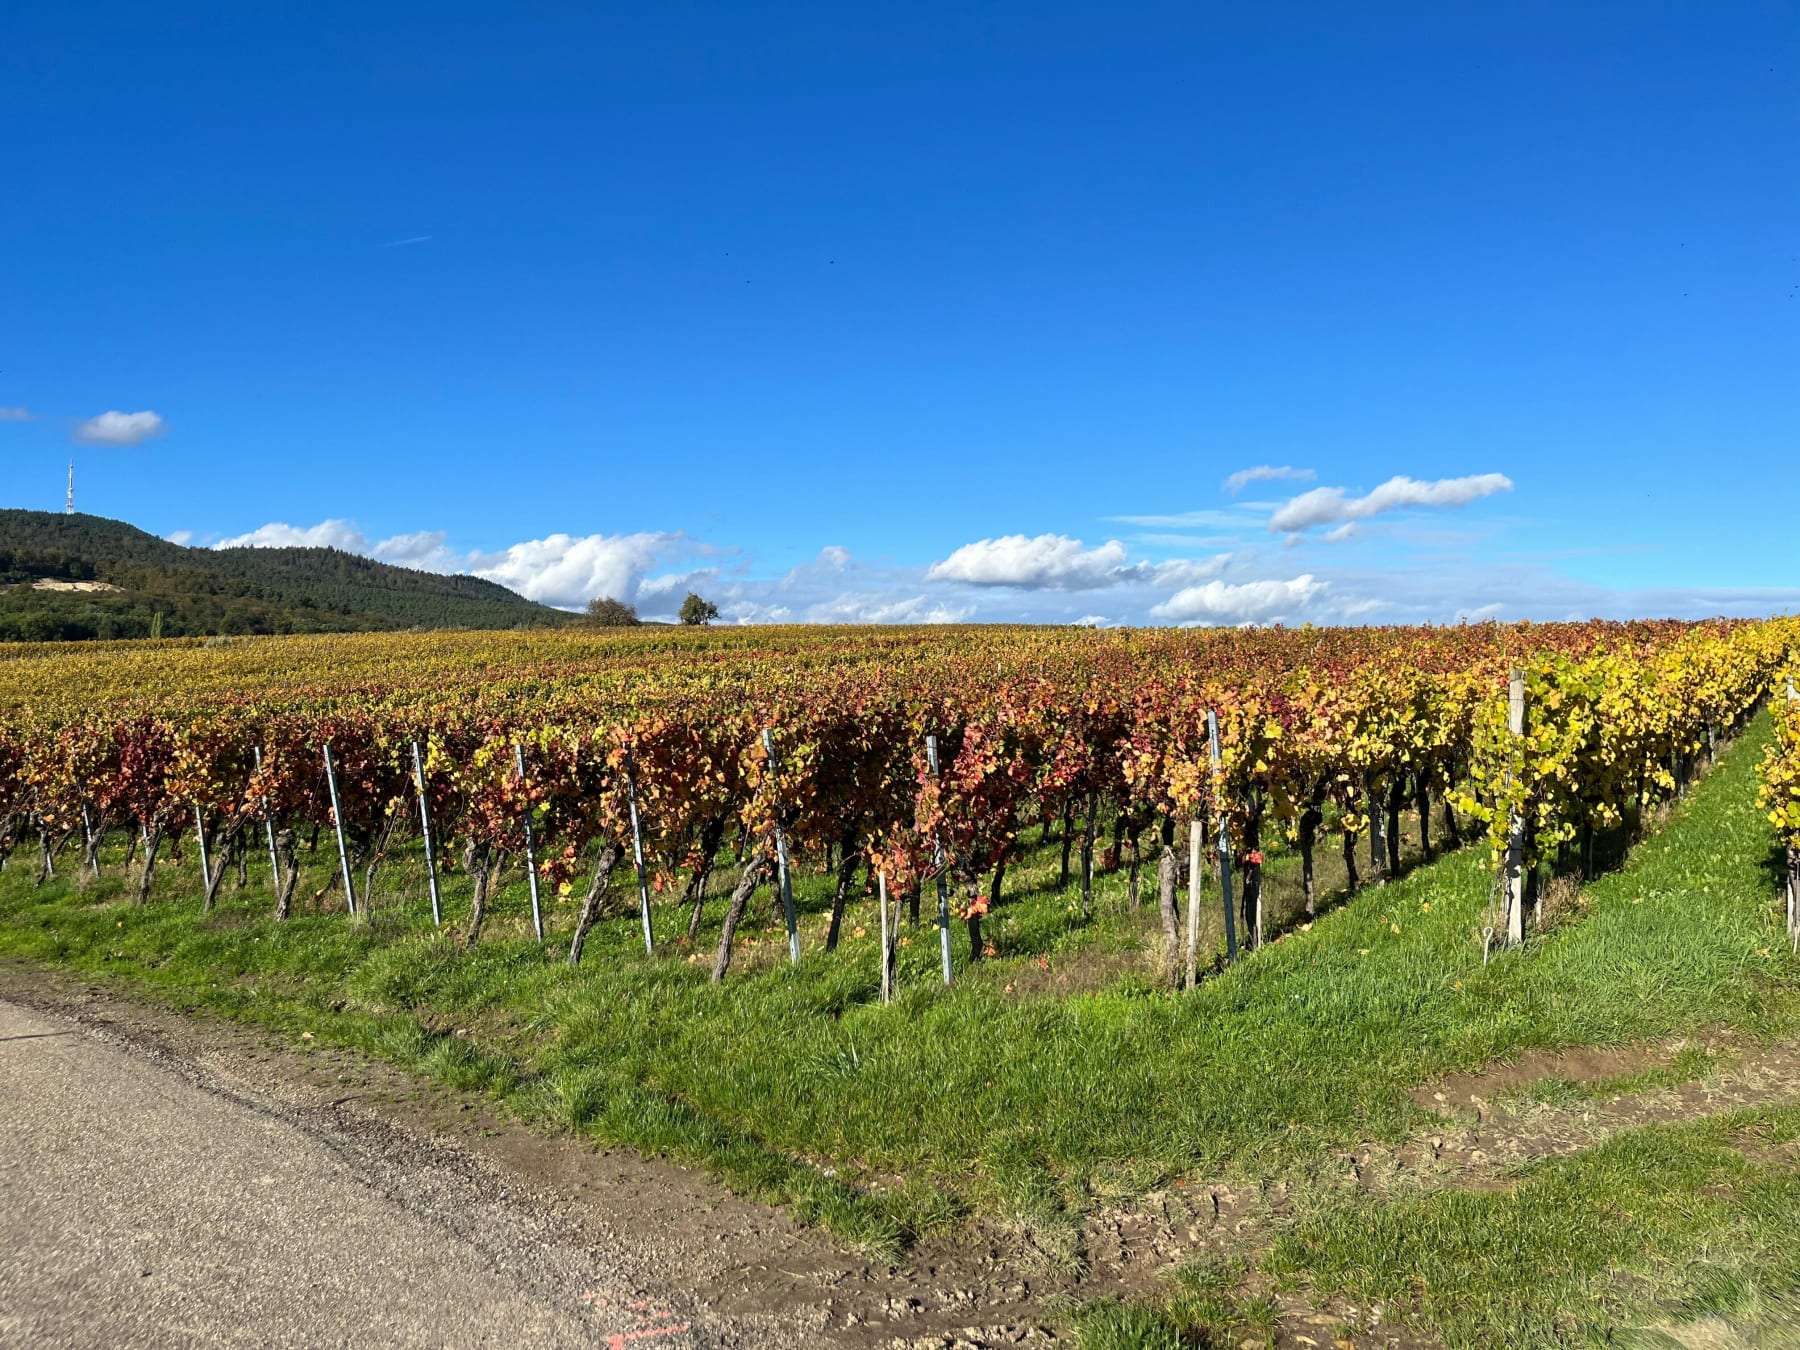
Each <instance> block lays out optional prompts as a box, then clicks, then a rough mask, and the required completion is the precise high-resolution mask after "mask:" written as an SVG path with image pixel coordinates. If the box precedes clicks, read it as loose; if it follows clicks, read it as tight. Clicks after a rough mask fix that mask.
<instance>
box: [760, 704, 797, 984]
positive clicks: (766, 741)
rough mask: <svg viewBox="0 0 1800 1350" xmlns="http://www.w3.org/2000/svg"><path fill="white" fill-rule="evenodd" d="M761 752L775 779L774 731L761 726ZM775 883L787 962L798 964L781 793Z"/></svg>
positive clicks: (777, 802)
mask: <svg viewBox="0 0 1800 1350" xmlns="http://www.w3.org/2000/svg"><path fill="white" fill-rule="evenodd" d="M762 743H763V753H764V754H766V755H767V756H768V757H769V781H770V782H773V781H774V780H775V733H774V731H772V730H771V729H770V728H768V727H764V728H763V734H762ZM775 884H776V885H777V886H779V887H780V888H781V912H782V915H783V916H784V917H785V918H786V919H787V935H788V964H789V965H796V966H797V965H799V964H800V928H799V926H798V925H797V924H796V923H795V922H794V882H793V878H792V877H790V876H789V875H788V851H787V833H786V831H784V830H783V829H782V828H781V794H780V793H777V794H776V795H775Z"/></svg>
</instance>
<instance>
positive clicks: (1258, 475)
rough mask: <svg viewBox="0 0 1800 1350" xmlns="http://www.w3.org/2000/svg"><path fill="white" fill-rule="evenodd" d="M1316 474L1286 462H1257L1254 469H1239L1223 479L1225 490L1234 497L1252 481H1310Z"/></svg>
mask: <svg viewBox="0 0 1800 1350" xmlns="http://www.w3.org/2000/svg"><path fill="white" fill-rule="evenodd" d="M1318 476H1319V475H1318V474H1316V473H1314V472H1313V471H1312V470H1311V469H1294V468H1290V467H1289V466H1288V465H1286V464H1281V465H1275V464H1258V465H1257V466H1256V467H1255V468H1254V469H1239V470H1238V471H1237V472H1236V473H1234V474H1232V475H1231V477H1229V478H1227V479H1226V480H1225V490H1226V491H1227V492H1229V493H1230V494H1231V495H1232V496H1234V497H1235V496H1237V495H1238V493H1240V492H1242V491H1243V490H1244V489H1245V488H1247V487H1249V486H1250V484H1252V483H1266V482H1273V481H1275V480H1277V479H1292V480H1294V481H1297V482H1301V483H1310V482H1312V480H1313V479H1315V478H1317V477H1318Z"/></svg>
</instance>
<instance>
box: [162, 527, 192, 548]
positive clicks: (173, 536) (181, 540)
mask: <svg viewBox="0 0 1800 1350" xmlns="http://www.w3.org/2000/svg"><path fill="white" fill-rule="evenodd" d="M163 538H164V539H166V540H168V541H169V542H170V543H171V544H176V545H179V546H180V547H182V548H186V547H187V546H188V545H189V544H191V543H193V542H194V532H193V531H192V530H170V531H169V532H168V533H167V534H165V535H164V536H163Z"/></svg>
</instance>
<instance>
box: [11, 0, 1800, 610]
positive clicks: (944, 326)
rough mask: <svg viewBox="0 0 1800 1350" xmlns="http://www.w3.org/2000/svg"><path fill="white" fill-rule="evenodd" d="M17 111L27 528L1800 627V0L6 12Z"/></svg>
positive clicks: (894, 592) (813, 593) (815, 605)
mask: <svg viewBox="0 0 1800 1350" xmlns="http://www.w3.org/2000/svg"><path fill="white" fill-rule="evenodd" d="M0 124H4V125H5V126H6V127H7V128H8V134H7V154H6V166H5V170H4V173H5V181H6V183H7V185H8V190H7V192H6V196H5V203H6V204H5V206H4V209H0V463H3V464H4V465H5V469H6V472H5V474H4V477H3V479H0V482H3V484H4V486H3V490H0V504H4V505H14V506H32V507H44V508H52V509H54V508H56V507H59V506H60V504H61V498H62V488H63V475H64V466H65V465H66V462H67V460H68V458H69V456H70V454H71V452H72V453H73V454H74V456H75V459H76V462H77V470H76V472H77V480H78V499H79V504H80V506H81V507H82V508H83V509H84V510H89V511H93V512H96V513H99V514H104V515H111V516H118V517H123V518H125V519H128V520H130V521H132V522H133V523H135V524H138V525H141V526H143V527H144V528H146V529H150V530H153V531H155V532H157V533H159V534H164V535H171V536H174V537H178V538H181V539H184V540H192V541H194V542H198V543H220V542H227V541H244V540H249V541H264V542H283V541H287V540H292V539H307V540H314V541H327V542H334V543H338V544H341V545H343V546H347V547H352V548H357V549H360V550H362V551H366V552H375V553H378V554H380V555H381V556H386V557H390V558H393V559H396V560H400V561H406V562H410V563H413V564H415V565H423V566H430V567H435V568H440V569H445V570H459V569H466V570H474V571H479V572H481V573H483V574H484V575H490V576H494V577H496V578H497V579H500V580H502V581H505V582H507V583H508V584H512V585H514V586H516V587H518V588H519V589H522V590H524V591H525V592H526V593H528V594H532V595H535V596H537V597H539V598H544V599H547V600H550V601H552V602H554V603H560V604H568V605H573V604H579V603H581V601H582V600H584V599H585V598H587V597H588V596H590V595H592V594H595V593H597V592H600V591H608V592H613V593H620V594H623V595H624V596H626V598H630V599H634V600H636V601H637V602H638V603H639V604H640V606H641V607H642V608H643V609H644V610H645V612H646V613H662V612H667V611H668V610H670V609H672V608H673V605H674V603H676V602H678V601H679V598H680V596H681V594H682V593H683V592H684V591H685V589H687V588H688V587H689V586H694V587H696V588H698V589H700V590H701V591H702V592H703V593H706V594H709V595H713V596H715V597H717V598H718V599H719V601H720V603H721V606H722V607H723V608H724V609H725V610H726V612H727V614H728V615H730V616H732V617H736V618H740V619H746V620H751V619H767V618H796V619H800V618H808V619H829V618H843V619H884V618H964V617H967V618H980V619H1003V618H1032V619H1046V620H1058V621H1070V620H1079V619H1100V620H1104V621H1107V622H1120V621H1140V622H1141V621H1155V622H1242V621H1269V620H1275V619H1282V620H1286V621H1289V622H1298V621H1301V620H1305V619H1312V620H1316V621H1345V620H1349V621H1402V620H1415V619H1433V620H1448V619H1452V618H1455V617H1458V616H1470V615H1488V614H1498V615H1502V616H1505V617H1515V616H1531V617H1541V618H1556V617H1562V616H1564V615H1566V614H1589V613H1600V614H1627V613H1652V612H1655V613H1662V612H1670V613H1713V612H1761V611H1768V610H1772V609H1795V608H1800V551H1797V550H1796V549H1795V547H1794V543H1793V540H1794V538H1795V537H1796V535H1795V529H1794V527H1793V526H1792V525H1791V524H1789V522H1788V521H1787V520H1786V518H1785V516H1786V513H1785V512H1784V511H1783V510H1782V509H1779V508H1780V505H1781V504H1784V503H1785V502H1787V501H1788V500H1789V499H1791V498H1792V496H1793V488H1794V484H1795V482H1796V481H1800V479H1797V478H1796V448H1795V447H1796V441H1795V436H1796V430H1797V429H1800V379H1796V374H1797V373H1800V172H1797V170H1800V7H1797V6H1796V5H1794V4H1737V5H1728V6H1721V5H1699V4H1694V5H1668V4H1641V3H1638V4H1619V5H1587V6H1580V5H1574V6H1572V5H1532V4H1508V5H1488V6H1467V5H1457V6H1445V5H1417V6H1384V5H1379V4H1375V5H1365V6H1344V5H1321V6H1317V7H1304V6H1230V7H1226V6H1196V5H1170V6H1155V5H1118V4H1108V5H1100V4H1094V5H1055V4H1032V5H1007V6H1003V5H991V6H979V7H978V6H970V5H934V4H926V3H919V4H912V5H907V6H892V7H886V8H885V9H878V8H876V7H871V6H846V5H832V6H817V7H802V6H772V5H771V6H758V7H751V6H735V7H725V6H712V5H676V4H664V5H632V6H624V5H568V6H539V5H530V4H523V5H513V6H507V7H496V6H480V7H476V6H458V5H432V6H429V7H427V6H418V7H412V6H401V5H361V4H359V5H355V6H350V5H343V6H339V5H333V4H322V3H321V4H310V5H306V6H281V7H277V6H244V5H224V4H220V5H216V6H209V7H200V6H191V5H182V4H173V3H165V4H157V5H142V6H113V5H95V4H82V3H70V4H65V5H58V6H48V5H45V6H34V7H29V8H28V7H25V6H13V7H11V9H10V10H9V11H8V12H7V14H6V15H5V16H4V17H0ZM106 414H116V416H113V417H108V418H106V419H105V420H102V421H96V420H94V419H100V418H102V417H103V415H106ZM138 414H154V416H153V417H146V416H137V415H138ZM1258 467H1263V468H1287V469H1290V470H1292V471H1293V472H1292V474H1291V475H1289V476H1286V477H1262V478H1259V479H1254V480H1251V481H1249V482H1245V483H1242V484H1241V485H1238V486H1237V487H1236V490H1235V491H1234V490H1233V489H1232V487H1229V486H1227V480H1228V479H1229V478H1230V477H1231V475H1233V474H1234V473H1237V472H1239V471H1242V470H1246V469H1252V468H1258ZM1396 479H1398V480H1402V481H1400V482H1399V483H1398V484H1396V483H1395V482H1394V480H1396ZM1384 485H1386V486H1384ZM1307 493H1317V494H1318V495H1315V496H1312V497H1307V498H1304V499H1303V500H1302V502H1301V503H1300V505H1299V506H1297V507H1294V506H1290V505H1289V504H1290V503H1291V502H1292V501H1293V499H1295V498H1298V497H1302V494H1307ZM1771 499H1775V502H1776V506H1775V507H1773V508H1772V507H1771V505H1770V504H1769V503H1770V500H1771ZM1283 521H1285V522H1287V523H1289V524H1290V525H1291V524H1293V523H1294V522H1302V523H1303V526H1302V528H1297V529H1284V528H1280V527H1279V526H1280V524H1281V522H1283Z"/></svg>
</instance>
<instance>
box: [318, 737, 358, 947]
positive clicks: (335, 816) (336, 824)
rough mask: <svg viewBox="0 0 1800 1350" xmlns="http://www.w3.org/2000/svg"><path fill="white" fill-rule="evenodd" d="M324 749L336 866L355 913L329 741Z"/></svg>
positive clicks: (353, 894) (341, 810) (335, 771)
mask: <svg viewBox="0 0 1800 1350" xmlns="http://www.w3.org/2000/svg"><path fill="white" fill-rule="evenodd" d="M323 749H324V751H325V786H326V788H328V789H329V790H330V792H331V828H332V829H333V830H335V831H336V832H337V846H338V866H340V867H342V868H343V869H344V900H345V902H346V903H347V904H348V905H349V906H350V912H351V913H352V914H354V913H356V883H355V882H354V881H353V880H352V879H351V877H350V850H349V849H348V848H346V847H345V846H344V812H343V808H342V807H341V806H340V805H339V804H338V788H337V769H336V767H335V766H334V765H333V764H332V762H331V742H329V741H327V742H326V743H325V745H324V747H323Z"/></svg>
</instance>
